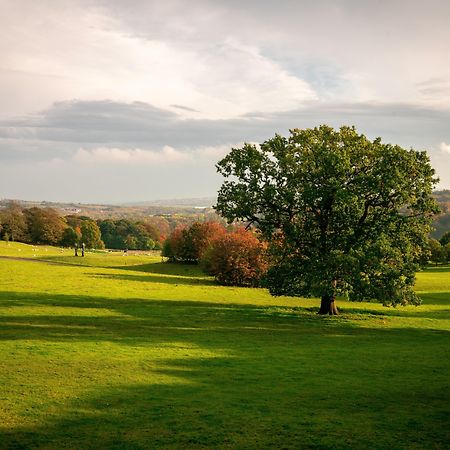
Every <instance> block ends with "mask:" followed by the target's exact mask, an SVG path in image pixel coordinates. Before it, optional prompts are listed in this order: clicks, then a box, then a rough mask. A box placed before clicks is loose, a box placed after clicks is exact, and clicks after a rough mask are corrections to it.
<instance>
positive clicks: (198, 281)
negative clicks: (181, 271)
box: [88, 273, 217, 286]
mask: <svg viewBox="0 0 450 450" xmlns="http://www.w3.org/2000/svg"><path fill="white" fill-rule="evenodd" d="M88 276H90V277H93V278H104V279H111V280H121V281H132V282H144V283H164V284H172V285H186V286H200V285H201V286H213V285H217V283H216V282H215V281H214V280H213V279H208V278H206V277H188V276H176V275H160V276H159V275H157V274H153V273H152V274H150V275H147V276H146V275H129V274H105V273H95V274H91V275H88Z"/></svg>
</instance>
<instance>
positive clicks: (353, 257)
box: [215, 125, 438, 314]
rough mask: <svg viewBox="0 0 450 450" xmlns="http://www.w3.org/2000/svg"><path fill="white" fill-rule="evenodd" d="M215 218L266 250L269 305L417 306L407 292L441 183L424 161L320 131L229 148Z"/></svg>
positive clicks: (343, 131) (328, 308)
mask: <svg viewBox="0 0 450 450" xmlns="http://www.w3.org/2000/svg"><path fill="white" fill-rule="evenodd" d="M217 169H218V172H219V173H220V174H222V175H223V176H224V177H225V181H224V183H223V184H222V186H221V188H220V190H219V193H218V200H217V205H216V206H215V208H216V210H217V211H218V212H219V213H220V214H221V215H222V216H223V217H225V218H226V219H227V220H228V221H229V222H233V221H235V220H238V221H246V222H247V223H248V225H249V226H250V225H251V226H255V227H257V228H258V229H259V230H260V231H261V232H262V235H263V236H264V237H265V238H266V239H268V240H270V242H271V252H272V258H273V260H272V267H271V268H270V270H269V272H268V281H267V283H268V287H269V290H270V292H271V293H272V294H274V295H303V296H319V297H321V298H322V304H321V309H320V312H321V313H324V314H326V313H328V314H335V313H337V309H336V306H335V302H334V300H335V297H336V295H344V296H347V297H348V298H350V299H351V300H362V299H378V300H380V301H382V302H383V303H385V304H392V305H396V304H407V303H413V304H417V303H418V302H419V299H418V298H417V296H416V295H415V293H414V291H413V289H412V286H413V284H414V279H415V275H414V274H415V271H416V270H417V268H418V263H419V260H420V256H421V253H422V251H423V250H422V249H423V248H424V247H425V246H426V243H427V236H428V233H429V231H430V222H431V217H432V216H433V215H434V214H435V213H436V212H437V211H438V208H437V204H436V202H435V201H434V199H433V198H432V197H431V192H432V188H433V185H434V184H435V183H436V182H437V179H436V178H435V172H434V170H433V168H432V167H431V165H430V162H429V158H428V155H427V154H426V152H424V151H416V150H413V149H411V150H405V149H403V148H401V147H399V146H398V145H391V144H385V143H382V142H381V139H379V138H377V139H375V140H373V141H370V140H369V139H368V138H366V137H365V136H364V135H362V134H358V133H357V132H356V130H355V128H353V127H342V128H340V129H339V130H334V129H333V128H331V127H329V126H326V125H322V126H320V127H317V128H314V129H303V130H300V129H294V130H291V134H290V136H289V137H288V138H285V137H282V136H280V135H275V137H273V138H272V139H269V140H267V141H266V142H264V143H262V144H261V145H260V146H256V145H252V144H245V145H244V146H243V147H242V148H234V149H232V151H231V152H230V153H229V154H228V155H227V156H226V157H225V158H223V159H222V160H221V161H219V163H218V164H217Z"/></svg>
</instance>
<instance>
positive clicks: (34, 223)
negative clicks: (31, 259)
mask: <svg viewBox="0 0 450 450" xmlns="http://www.w3.org/2000/svg"><path fill="white" fill-rule="evenodd" d="M24 214H25V218H26V222H27V225H28V233H29V235H30V238H31V242H33V243H36V244H49V245H57V244H59V243H60V241H61V238H62V236H63V233H64V230H65V229H66V228H67V223H66V221H65V220H64V219H63V218H62V217H60V215H59V214H58V212H57V211H56V210H54V209H52V208H36V207H34V208H29V209H25V210H24Z"/></svg>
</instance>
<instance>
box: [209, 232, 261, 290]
mask: <svg viewBox="0 0 450 450" xmlns="http://www.w3.org/2000/svg"><path fill="white" fill-rule="evenodd" d="M266 250H267V244H266V243H264V242H261V241H260V240H259V239H258V238H257V236H256V235H255V233H253V232H252V231H249V230H246V229H245V228H242V227H241V228H237V229H235V230H233V231H231V232H229V233H227V234H221V235H220V236H218V237H217V238H216V239H214V241H213V242H212V244H211V246H210V248H209V249H208V250H207V251H206V252H205V253H204V254H203V256H202V258H201V264H202V266H203V268H204V269H205V271H206V272H207V273H208V274H209V275H212V276H214V278H215V279H216V281H218V282H219V283H220V284H224V285H229V286H258V285H259V284H260V283H261V280H262V278H263V277H264V275H265V274H266V272H267V268H268V264H267V255H266Z"/></svg>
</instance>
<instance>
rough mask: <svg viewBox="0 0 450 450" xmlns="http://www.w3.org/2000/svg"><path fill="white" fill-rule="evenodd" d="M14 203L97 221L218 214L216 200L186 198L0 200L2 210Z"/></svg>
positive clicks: (24, 206)
mask: <svg viewBox="0 0 450 450" xmlns="http://www.w3.org/2000/svg"><path fill="white" fill-rule="evenodd" d="M11 201H14V202H16V203H18V204H19V205H20V206H22V207H23V208H32V207H38V208H53V209H56V210H57V211H59V213H60V214H61V215H64V216H66V215H69V214H77V215H83V216H88V217H92V218H93V219H121V218H123V219H131V218H135V219H139V218H143V217H148V216H173V215H184V216H196V215H198V214H203V215H208V216H209V215H213V216H214V215H215V213H214V210H213V209H212V205H213V203H214V201H215V199H213V198H208V199H205V198H200V199H185V200H159V201H149V202H136V203H128V204H123V205H107V204H84V203H64V202H47V201H28V200H11V199H2V200H0V208H2V207H5V206H6V205H7V204H8V203H10V202H11Z"/></svg>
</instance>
